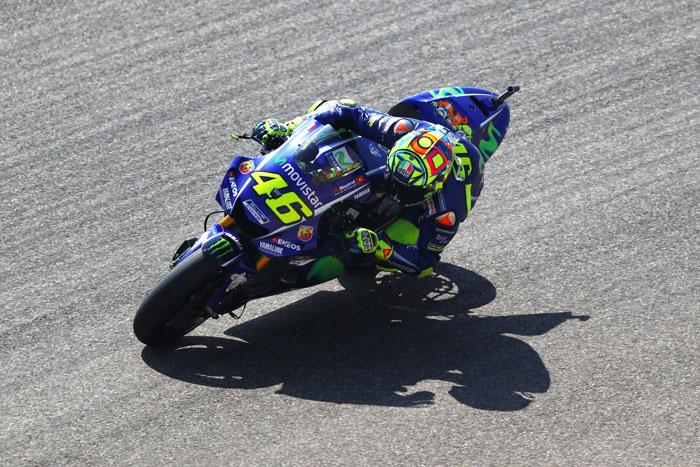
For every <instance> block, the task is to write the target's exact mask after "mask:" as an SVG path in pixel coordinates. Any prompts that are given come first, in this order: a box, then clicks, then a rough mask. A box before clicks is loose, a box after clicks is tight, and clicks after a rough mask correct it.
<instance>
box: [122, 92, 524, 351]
mask: <svg viewBox="0 0 700 467" xmlns="http://www.w3.org/2000/svg"><path fill="white" fill-rule="evenodd" d="M516 91H518V87H517V86H510V87H508V90H507V91H505V92H503V93H502V94H500V95H499V94H496V93H494V92H491V91H488V90H485V89H478V88H469V87H450V88H440V89H437V90H433V91H428V92H424V93H421V94H417V95H415V96H411V97H408V98H406V99H404V100H402V101H401V102H399V103H398V104H397V105H395V106H394V107H392V108H391V109H390V110H389V114H391V115H394V116H397V117H408V118H415V119H420V120H425V121H429V122H432V123H436V124H440V125H443V126H445V127H447V128H449V129H451V130H452V131H454V132H455V133H459V134H461V135H462V136H464V137H466V138H468V139H469V140H470V141H471V142H472V143H473V144H474V145H475V146H476V147H477V148H478V149H479V150H480V152H481V156H482V163H484V162H485V161H486V160H488V159H489V158H490V157H491V155H492V154H493V153H494V151H495V150H496V149H497V148H498V145H499V144H500V143H501V141H502V139H503V137H504V136H505V134H506V130H507V128H508V123H509V120H510V109H509V107H508V104H507V103H506V99H507V98H508V97H509V96H510V95H512V94H513V93H515V92H516ZM386 157H387V151H386V149H385V148H384V147H382V146H380V145H379V144H377V143H375V142H373V141H370V140H368V139H366V138H363V137H361V136H359V135H356V134H354V133H351V132H349V131H347V130H344V129H336V128H333V127H332V126H330V125H323V124H321V123H320V122H318V121H316V120H314V119H313V118H312V117H311V116H309V117H308V118H306V119H305V120H304V121H302V123H300V124H299V125H298V126H297V127H296V128H295V130H294V132H293V133H292V135H291V136H290V138H289V139H288V140H287V141H286V142H285V143H284V144H283V145H282V146H280V147H279V148H278V149H276V150H275V151H273V152H271V153H269V154H267V155H265V156H250V157H245V156H236V157H234V158H233V160H232V161H231V164H230V165H229V167H228V170H227V171H226V174H225V176H224V178H223V181H222V182H221V185H220V188H219V191H218V192H217V194H216V200H217V202H218V203H219V204H220V205H221V207H222V208H223V210H224V211H223V212H222V214H223V217H222V218H221V219H220V220H219V221H218V222H216V223H214V224H213V225H212V226H211V228H207V222H206V220H205V232H204V233H203V234H202V235H201V236H200V237H199V238H191V239H188V240H185V241H184V242H183V243H182V245H181V246H180V248H178V250H177V251H176V252H175V255H174V256H173V259H172V263H171V269H170V271H169V272H168V273H167V275H165V277H163V278H162V279H161V280H160V282H158V284H156V286H155V287H154V288H153V290H152V291H151V292H150V293H149V295H148V296H147V297H146V298H145V300H144V301H143V303H142V304H141V306H140V307H139V309H138V311H137V313H136V316H135V318H134V323H133V324H134V333H135V335H136V337H137V338H138V339H139V340H140V341H141V342H143V343H144V344H147V345H151V346H159V345H165V344H168V343H170V342H173V341H175V340H176V339H178V338H179V337H181V336H184V335H185V334H187V333H189V332H190V331H192V330H193V329H194V328H196V327H197V326H199V325H200V324H202V323H203V322H204V321H206V320H207V319H209V318H218V317H219V316H220V315H223V314H226V313H229V314H231V315H232V316H234V317H237V316H236V315H235V314H234V313H233V312H234V311H235V310H237V309H239V308H240V307H243V306H245V305H246V303H247V302H248V301H250V300H253V299H256V298H261V297H265V296H269V295H274V294H278V293H282V292H285V291H288V290H291V289H293V288H295V284H297V283H299V278H300V276H303V278H304V281H303V283H304V284H306V285H309V284H319V283H322V282H325V281H329V280H331V279H334V278H336V277H338V276H339V275H340V274H341V273H342V272H343V269H344V265H343V262H341V261H340V259H339V258H338V255H333V254H329V253H328V249H327V248H321V245H327V244H328V241H329V239H331V238H332V237H333V236H334V235H336V236H337V235H338V233H339V232H344V231H349V230H352V229H354V228H358V227H365V228H369V229H372V230H374V231H376V232H382V231H383V229H385V228H386V227H387V226H388V225H390V224H391V222H392V221H393V220H394V219H395V218H396V216H397V214H398V212H399V207H398V206H397V205H396V204H395V203H393V202H392V201H391V200H390V198H389V197H388V196H386V195H387V193H386V192H385V188H384V186H385V183H384V180H385V175H386V166H385V164H386ZM455 162H456V164H454V167H455V170H458V168H459V161H457V160H456V161H455ZM322 251H323V252H322Z"/></svg>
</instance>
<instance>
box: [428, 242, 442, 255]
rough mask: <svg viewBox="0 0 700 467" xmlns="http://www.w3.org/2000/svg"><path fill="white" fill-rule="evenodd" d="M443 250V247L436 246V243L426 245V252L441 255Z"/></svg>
mask: <svg viewBox="0 0 700 467" xmlns="http://www.w3.org/2000/svg"><path fill="white" fill-rule="evenodd" d="M444 249H445V245H438V244H437V243H428V251H434V252H436V253H442V250H444Z"/></svg>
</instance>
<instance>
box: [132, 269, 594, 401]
mask: <svg viewBox="0 0 700 467" xmlns="http://www.w3.org/2000/svg"><path fill="white" fill-rule="evenodd" d="M439 273H440V274H439V275H434V276H433V277H431V278H427V279H422V280H416V279H413V278H410V277H406V276H404V275H398V274H391V275H385V276H381V277H379V278H378V279H377V280H376V281H375V280H373V279H369V278H365V279H362V278H361V276H360V277H358V278H355V279H351V278H345V279H343V280H341V283H343V285H345V286H346V287H347V289H346V290H343V291H340V292H327V291H322V292H317V293H315V294H314V295H311V296H309V297H307V298H304V299H302V300H299V301H297V302H295V303H293V304H291V305H288V306H285V307H283V308H280V309H278V310H276V311H274V312H271V313H268V314H265V315H263V316H261V317H258V318H255V319H252V320H250V321H247V322H244V323H241V324H240V325H237V326H234V327H232V328H230V329H228V330H227V331H226V332H225V333H226V334H227V335H229V336H231V338H221V337H202V336H189V337H185V338H183V339H182V340H181V341H179V342H178V344H177V345H174V346H172V347H170V348H168V349H154V348H150V347H146V348H144V350H143V353H142V357H143V359H144V361H145V362H146V363H147V364H148V365H149V366H151V367H152V368H154V369H155V370H157V371H159V372H161V373H163V374H165V375H168V376H170V377H173V378H177V379H180V380H183V381H187V382H191V383H195V384H202V385H207V386H216V387H228V388H241V389H252V388H262V387H270V386H276V385H280V384H281V385H282V386H281V388H280V389H279V390H278V391H277V392H278V393H280V394H286V395H289V396H293V397H298V398H303V399H310V400H318V401H328V402H337V403H348V404H371V405H386V406H414V405H420V404H430V403H432V402H433V400H434V397H435V394H434V393H433V392H430V391H426V390H417V389H414V388H412V386H416V385H420V383H421V382H422V381H426V380H439V381H444V382H447V383H449V384H451V385H452V386H451V389H449V394H450V395H451V396H452V397H454V398H455V399H456V400H457V401H459V402H461V403H463V404H467V405H469V406H471V407H475V408H478V409H485V410H503V411H508V410H519V409H522V408H524V407H526V406H527V405H528V404H530V402H532V400H533V399H534V395H533V394H534V393H543V392H546V391H547V389H548V388H549V385H550V378H549V372H548V371H547V368H546V367H545V365H544V363H543V362H542V359H541V358H540V356H539V355H538V354H537V352H536V351H535V350H534V349H533V348H532V347H530V346H529V345H528V344H527V343H525V342H523V341H522V340H520V339H517V338H515V337H511V336H508V335H506V334H516V335H521V336H532V335H539V334H544V333H545V332H547V331H549V330H551V329H552V328H554V327H555V326H557V325H558V324H560V323H563V322H564V321H567V320H570V319H580V320H585V319H587V317H585V316H574V315H572V314H571V313H570V312H557V313H540V314H529V315H514V316H495V317H492V316H470V315H469V312H470V311H471V310H473V309H474V308H477V307H480V306H483V305H485V304H487V303H489V302H490V301H492V300H493V299H494V297H495V296H496V289H495V288H494V286H493V284H491V283H490V282H489V281H488V280H486V279H485V278H483V277H481V276H479V275H478V274H476V273H474V272H471V271H467V270H465V269H462V268H460V267H457V266H454V265H451V264H442V265H441V268H440V271H439ZM348 282H352V283H350V284H348ZM250 305H251V306H255V302H252V303H251V304H250Z"/></svg>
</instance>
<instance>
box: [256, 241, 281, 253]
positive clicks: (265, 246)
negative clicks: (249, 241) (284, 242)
mask: <svg viewBox="0 0 700 467" xmlns="http://www.w3.org/2000/svg"><path fill="white" fill-rule="evenodd" d="M259 246H260V249H261V250H265V251H266V252H268V253H272V254H274V255H278V256H279V255H281V254H282V253H283V252H284V250H283V249H282V247H281V246H277V245H273V244H272V243H268V242H260V244H259Z"/></svg>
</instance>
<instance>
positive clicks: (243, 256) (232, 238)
mask: <svg viewBox="0 0 700 467" xmlns="http://www.w3.org/2000/svg"><path fill="white" fill-rule="evenodd" d="M233 225H234V222H233V218H232V217H231V216H228V215H227V216H224V218H223V219H221V220H220V221H219V222H218V223H216V224H214V225H212V226H211V228H210V229H209V230H207V231H206V232H204V233H203V234H202V235H201V236H200V237H199V238H191V239H188V240H185V241H184V242H183V243H182V245H180V248H178V250H177V252H176V253H175V256H174V257H173V260H172V263H171V268H172V267H175V266H176V265H177V264H179V263H180V262H182V261H184V260H185V259H186V258H187V257H189V256H190V255H192V254H193V253H194V252H196V251H197V250H200V249H201V250H202V254H203V255H204V256H205V257H207V258H208V259H209V260H210V261H214V262H216V263H218V265H219V266H220V267H221V273H222V276H223V282H222V284H221V286H220V287H219V288H218V289H217V290H216V291H215V292H214V293H213V294H212V296H211V298H210V299H209V300H208V301H207V303H206V309H207V312H208V314H209V315H210V316H212V317H218V315H219V314H222V313H225V312H228V311H229V310H228V309H224V308H229V309H231V307H232V306H233V307H237V306H236V305H237V304H238V306H240V305H243V304H244V303H245V302H246V301H247V299H246V297H227V296H230V295H231V293H232V291H234V290H235V289H240V286H241V285H243V284H244V283H245V282H246V281H247V280H248V279H249V278H250V277H252V276H253V275H254V274H255V273H256V272H257V271H258V270H259V269H260V268H262V267H264V265H265V263H266V261H265V260H269V258H267V257H262V259H261V258H258V257H257V256H259V255H257V254H256V255H251V254H250V253H249V252H246V251H245V249H244V247H243V243H242V242H241V240H240V239H239V237H238V234H237V233H236V232H235V231H233V229H231V227H232V226H233ZM227 298H228V299H229V300H226V301H227V302H232V303H228V304H226V303H223V302H224V301H225V300H224V299H227ZM231 298H233V299H234V300H233V301H232V300H230V299H231ZM238 302H240V303H238ZM222 305H225V306H223V307H222Z"/></svg>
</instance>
